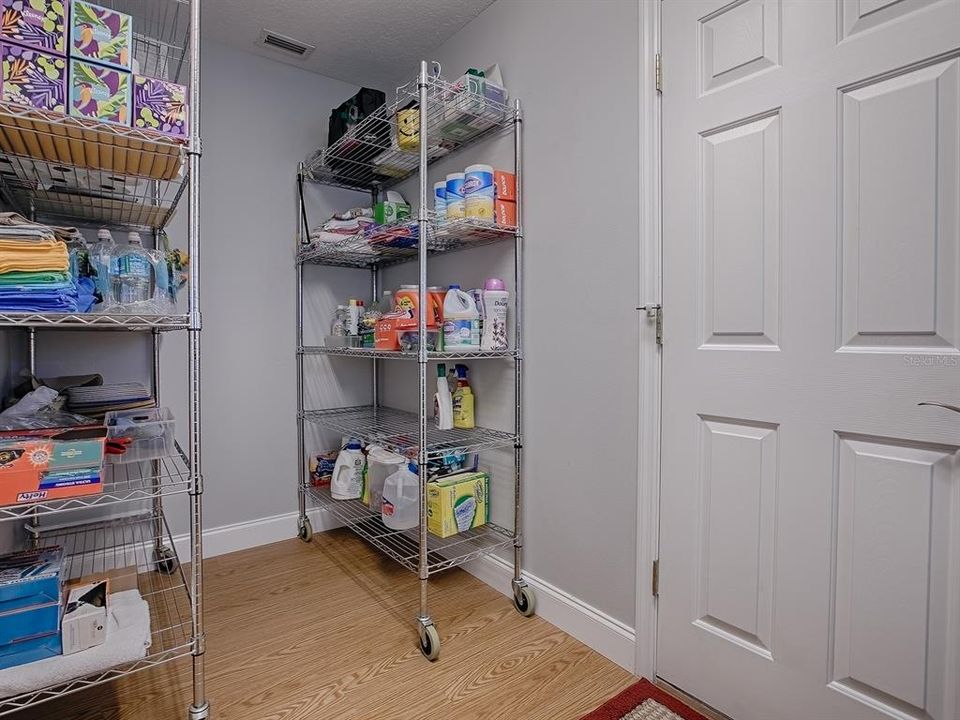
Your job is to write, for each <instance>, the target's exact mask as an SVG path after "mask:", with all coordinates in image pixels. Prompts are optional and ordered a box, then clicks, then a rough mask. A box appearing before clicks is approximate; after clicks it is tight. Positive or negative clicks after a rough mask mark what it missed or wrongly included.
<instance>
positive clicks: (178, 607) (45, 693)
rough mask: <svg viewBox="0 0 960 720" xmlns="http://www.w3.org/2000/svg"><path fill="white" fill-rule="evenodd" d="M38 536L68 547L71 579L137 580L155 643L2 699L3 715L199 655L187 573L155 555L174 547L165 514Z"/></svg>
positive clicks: (46, 543) (42, 543) (41, 543)
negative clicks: (136, 654) (113, 576)
mask: <svg viewBox="0 0 960 720" xmlns="http://www.w3.org/2000/svg"><path fill="white" fill-rule="evenodd" d="M33 534H34V535H35V538H34V539H35V544H36V546H38V547H50V546H53V545H59V546H61V547H63V549H64V556H65V557H64V568H63V575H64V579H66V580H75V579H77V578H80V577H83V576H89V575H97V574H98V573H105V572H108V571H120V575H119V576H118V579H122V580H128V581H131V582H135V583H136V585H137V589H138V590H139V592H140V595H141V597H143V599H144V600H145V601H146V602H147V604H148V605H149V606H150V628H151V630H150V640H151V645H150V648H149V649H148V650H147V652H146V655H145V656H144V657H143V658H141V659H139V660H136V661H134V662H129V663H125V664H123V665H119V666H116V667H112V668H108V669H106V670H103V671H102V672H98V673H94V674H92V675H87V676H84V677H79V678H76V679H74V680H70V681H69V682H65V683H60V684H57V685H52V686H49V687H45V688H40V689H38V690H35V691H33V692H28V693H22V694H20V695H15V696H11V697H6V698H0V717H2V716H6V715H10V714H12V713H15V712H17V711H19V710H23V709H24V708H28V707H32V706H34V705H37V704H38V703H41V702H45V701H47V700H53V699H56V698H59V697H63V696H64V695H69V694H71V693H75V692H79V691H80V690H85V689H87V688H90V687H94V686H96V685H101V684H103V683H106V682H110V681H112V680H116V679H118V678H121V677H126V676H128V675H131V674H133V673H136V672H140V671H142V670H147V669H150V668H153V667H157V666H158V665H163V664H165V663H168V662H171V661H173V660H177V659H179V658H183V657H189V656H190V655H191V653H193V652H194V650H195V641H194V639H193V637H192V636H191V620H192V616H191V610H190V587H189V583H188V581H187V577H186V574H185V573H184V571H183V569H182V568H181V567H180V566H179V564H178V563H175V562H170V561H169V560H165V558H162V557H161V558H158V557H157V555H156V554H155V547H157V546H158V545H160V546H162V547H169V548H172V547H173V544H172V539H171V535H170V529H169V527H168V525H167V521H166V518H165V517H164V516H163V513H162V511H159V512H158V511H151V512H146V513H139V514H135V515H128V516H125V517H120V518H117V519H112V520H105V521H101V522H97V523H88V524H84V525H78V526H69V525H65V526H58V527H51V528H48V529H42V530H39V531H36V532H34V533H33ZM158 561H159V562H158Z"/></svg>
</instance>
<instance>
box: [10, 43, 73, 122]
mask: <svg viewBox="0 0 960 720" xmlns="http://www.w3.org/2000/svg"><path fill="white" fill-rule="evenodd" d="M0 54H2V55H3V102H6V103H14V104H16V105H26V106H28V107H34V108H37V109H39V110H50V111H52V112H59V113H65V112H66V111H67V102H66V98H67V61H66V60H65V59H64V58H62V57H59V56H57V55H50V54H49V53H43V52H40V51H39V50H31V49H29V48H23V47H20V46H19V45H11V44H10V43H6V42H5V43H0Z"/></svg>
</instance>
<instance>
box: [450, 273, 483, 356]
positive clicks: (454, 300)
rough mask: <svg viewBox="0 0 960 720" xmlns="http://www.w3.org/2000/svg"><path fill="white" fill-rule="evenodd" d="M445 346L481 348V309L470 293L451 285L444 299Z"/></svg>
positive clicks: (457, 348)
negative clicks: (478, 308)
mask: <svg viewBox="0 0 960 720" xmlns="http://www.w3.org/2000/svg"><path fill="white" fill-rule="evenodd" d="M443 347H444V349H446V350H479V349H480V311H479V310H477V303H476V302H475V301H474V299H473V296H472V295H471V294H470V293H465V292H464V291H463V290H461V289H460V286H459V285H451V286H450V289H449V290H447V295H446V297H445V298H444V300H443Z"/></svg>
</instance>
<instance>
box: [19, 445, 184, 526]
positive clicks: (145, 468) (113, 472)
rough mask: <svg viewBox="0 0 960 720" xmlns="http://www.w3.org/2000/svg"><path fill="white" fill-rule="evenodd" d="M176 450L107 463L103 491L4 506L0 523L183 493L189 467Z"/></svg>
mask: <svg viewBox="0 0 960 720" xmlns="http://www.w3.org/2000/svg"><path fill="white" fill-rule="evenodd" d="M177 451H178V454H177V455H176V456H173V457H168V458H161V459H159V460H147V461H144V462H139V463H127V464H108V465H105V466H104V470H103V472H104V475H103V492H102V493H100V494H99V495H86V496H83V497H75V498H68V499H65V500H48V501H42V502H36V503H25V504H22V505H5V506H2V507H0V522H2V521H4V520H16V519H23V518H34V517H44V516H47V515H52V514H54V513H61V512H65V511H67V510H83V509H86V508H93V507H96V508H102V507H115V506H118V505H121V504H123V503H130V502H139V501H143V500H152V499H154V498H159V497H167V496H170V495H181V494H184V493H186V492H188V491H189V489H190V469H189V467H188V463H187V460H186V457H185V456H184V455H183V451H182V450H180V448H179V446H178V447H177Z"/></svg>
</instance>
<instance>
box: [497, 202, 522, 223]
mask: <svg viewBox="0 0 960 720" xmlns="http://www.w3.org/2000/svg"><path fill="white" fill-rule="evenodd" d="M493 219H494V222H495V223H496V224H497V225H504V226H506V227H516V226H517V204H516V203H515V202H510V201H509V200H495V201H494V203H493Z"/></svg>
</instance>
